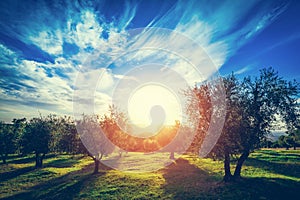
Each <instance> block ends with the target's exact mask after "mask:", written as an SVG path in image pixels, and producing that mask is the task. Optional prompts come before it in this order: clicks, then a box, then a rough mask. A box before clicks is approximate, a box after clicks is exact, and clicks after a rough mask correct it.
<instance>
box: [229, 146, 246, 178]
mask: <svg viewBox="0 0 300 200" xmlns="http://www.w3.org/2000/svg"><path fill="white" fill-rule="evenodd" d="M249 154H250V151H249V150H245V151H244V152H243V153H242V155H241V156H240V157H239V159H238V162H237V164H236V167H235V170H234V175H233V176H234V178H240V177H241V171H242V166H243V164H244V162H245V160H246V159H247V158H248V156H249Z"/></svg>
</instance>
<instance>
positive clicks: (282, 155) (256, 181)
mask: <svg viewBox="0 0 300 200" xmlns="http://www.w3.org/2000/svg"><path fill="white" fill-rule="evenodd" d="M127 156H128V157H129V158H131V156H132V158H133V157H134V156H135V158H134V159H136V158H138V157H137V156H136V155H134V153H129V154H128V155H127ZM149 159H151V157H149ZM137 162H138V161H137ZM92 171H93V162H92V160H91V159H90V158H88V157H83V156H79V155H77V156H74V157H72V156H70V155H59V156H54V155H48V157H47V159H45V166H44V168H42V169H34V158H33V157H30V156H29V157H25V158H24V157H23V158H20V157H10V159H9V160H8V164H7V165H3V164H1V165H0V173H1V174H0V198H1V199H56V200H60V199H298V198H299V197H300V190H299V189H300V150H296V151H294V150H290V151H285V150H259V151H256V152H254V153H252V154H251V156H250V158H249V159H248V160H247V161H246V163H245V166H244V168H243V171H242V176H243V177H244V178H243V179H242V180H240V181H238V182H235V183H224V182H222V176H223V163H222V162H219V161H213V160H211V159H200V158H197V157H195V156H192V155H184V156H182V157H181V158H179V159H178V160H176V162H174V163H173V164H171V165H169V166H167V167H165V168H162V169H160V170H158V171H155V172H143V173H130V172H121V171H118V170H112V169H108V168H106V169H102V170H100V173H99V174H96V175H93V174H92Z"/></svg>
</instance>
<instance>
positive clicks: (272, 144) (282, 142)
mask: <svg viewBox="0 0 300 200" xmlns="http://www.w3.org/2000/svg"><path fill="white" fill-rule="evenodd" d="M262 147H266V148H285V149H286V150H289V149H290V148H293V149H294V150H296V149H297V148H299V147H300V129H296V130H294V131H293V132H290V133H289V134H288V135H281V136H279V137H278V139H277V140H275V141H270V140H266V141H265V142H262Z"/></svg>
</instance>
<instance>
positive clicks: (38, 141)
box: [0, 106, 180, 172]
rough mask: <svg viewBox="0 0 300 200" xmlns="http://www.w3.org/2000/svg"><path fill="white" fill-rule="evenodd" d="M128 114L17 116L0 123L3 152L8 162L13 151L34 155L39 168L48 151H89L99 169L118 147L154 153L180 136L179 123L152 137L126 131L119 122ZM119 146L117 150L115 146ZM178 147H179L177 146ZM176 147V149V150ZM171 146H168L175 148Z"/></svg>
mask: <svg viewBox="0 0 300 200" xmlns="http://www.w3.org/2000/svg"><path fill="white" fill-rule="evenodd" d="M126 120H127V119H126V116H125V115H124V114H123V113H121V112H119V111H118V110H117V108H116V107H114V106H110V108H109V113H108V114H106V115H103V116H102V117H101V116H97V115H92V116H87V115H82V119H80V120H77V121H75V120H74V119H73V118H72V117H70V116H63V117H62V116H56V115H49V116H46V117H43V116H40V117H35V118H32V119H30V120H27V119H26V118H22V119H13V121H12V123H4V122H0V155H1V159H2V162H3V163H4V164H5V163H6V159H7V157H8V155H9V154H19V155H20V156H25V155H28V154H32V153H33V154H34V155H35V160H36V164H35V167H36V168H40V167H42V166H43V159H44V158H45V155H46V154H47V153H56V154H60V153H68V154H86V155H88V156H90V157H91V158H92V159H93V160H94V161H95V170H94V171H95V172H97V171H98V168H99V164H100V163H99V162H100V160H101V159H102V157H103V156H104V155H108V154H110V153H112V152H113V151H114V150H117V151H118V152H119V156H122V153H123V152H129V151H130V152H153V151H158V150H160V149H161V148H162V147H164V146H167V145H168V144H169V143H170V142H171V141H172V140H173V139H174V137H175V136H176V133H177V129H178V128H179V126H180V124H179V122H174V126H164V127H162V128H161V129H160V131H159V132H158V133H157V134H156V135H154V136H151V137H147V138H140V137H136V136H132V135H130V134H129V133H125V132H124V131H123V130H121V129H120V127H119V125H118V123H126ZM115 147H117V149H115ZM176 148H178V147H176ZM176 148H172V149H176ZM172 149H171V148H169V149H166V150H167V151H172V155H173V156H174V151H175V150H172Z"/></svg>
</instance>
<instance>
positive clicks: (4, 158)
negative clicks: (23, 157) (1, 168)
mask: <svg viewBox="0 0 300 200" xmlns="http://www.w3.org/2000/svg"><path fill="white" fill-rule="evenodd" d="M6 158H7V154H3V155H2V161H3V164H6Z"/></svg>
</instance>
